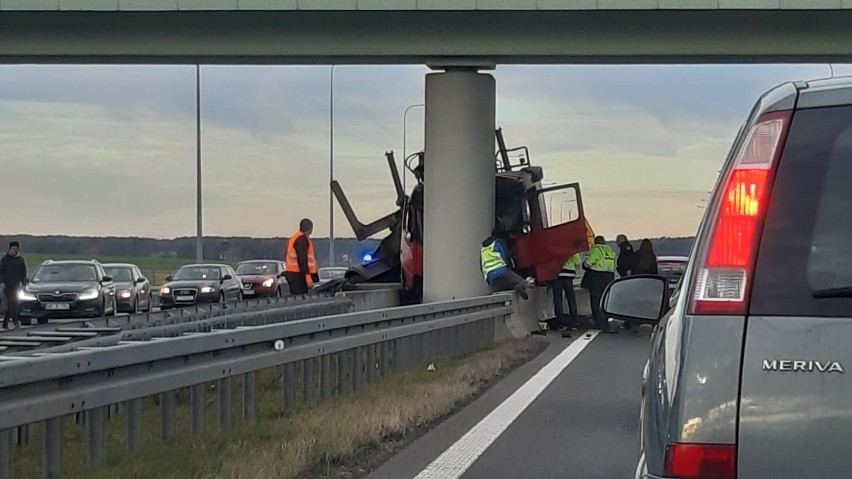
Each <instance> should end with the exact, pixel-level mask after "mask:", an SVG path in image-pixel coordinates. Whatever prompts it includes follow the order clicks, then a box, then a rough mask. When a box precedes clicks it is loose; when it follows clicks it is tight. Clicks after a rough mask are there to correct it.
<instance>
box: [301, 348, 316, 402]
mask: <svg viewBox="0 0 852 479" xmlns="http://www.w3.org/2000/svg"><path fill="white" fill-rule="evenodd" d="M315 387H316V384H315V383H314V358H308V359H305V360H303V361H302V399H303V400H304V402H305V404H307V405H311V404H313V403H314V388H315Z"/></svg>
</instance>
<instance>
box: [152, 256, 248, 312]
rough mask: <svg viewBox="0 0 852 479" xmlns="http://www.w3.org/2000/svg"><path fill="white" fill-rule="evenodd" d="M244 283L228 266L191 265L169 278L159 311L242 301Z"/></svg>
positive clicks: (164, 287) (164, 286)
mask: <svg viewBox="0 0 852 479" xmlns="http://www.w3.org/2000/svg"><path fill="white" fill-rule="evenodd" d="M242 289H243V283H242V281H240V278H239V276H237V273H236V272H235V271H234V268H232V267H230V266H229V265H226V264H189V265H186V266H182V267H181V268H180V269H178V270H177V272H175V274H174V275H173V276H168V277H167V278H166V284H165V285H163V287H162V288H160V308H161V309H171V308H176V307H181V306H194V305H196V304H210V303H222V304H224V303H227V302H229V301H242V299H243V291H242Z"/></svg>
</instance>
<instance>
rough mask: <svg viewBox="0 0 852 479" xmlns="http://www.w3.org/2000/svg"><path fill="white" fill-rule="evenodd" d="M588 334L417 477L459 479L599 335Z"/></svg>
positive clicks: (544, 368)
mask: <svg viewBox="0 0 852 479" xmlns="http://www.w3.org/2000/svg"><path fill="white" fill-rule="evenodd" d="M588 334H589V337H586V335H585V334H584V335H583V336H581V337H580V338H579V339H577V340H575V341H574V342H572V343H571V344H570V345H568V347H567V348H565V350H564V351H562V352H561V353H559V355H558V356H556V357H555V358H553V359H552V360H551V361H550V362H549V363H547V365H545V366H544V367H543V368H541V370H539V372H537V373H536V374H535V376H533V377H531V378H530V379H529V380H528V381H527V382H526V383H524V385H523V386H521V387H520V388H518V390H517V391H515V392H514V394H512V395H511V396H509V397H508V398H506V400H505V401H503V402H502V403H501V404H500V405H499V406H497V408H495V409H494V410H493V411H491V413H490V414H488V415H487V416H485V418H483V419H482V420H481V421H479V423H478V424H477V425H476V426H474V427H473V428H471V430H470V431H468V432H467V434H465V435H464V436H462V437H461V438H460V439H459V440H458V441H456V442H455V444H453V445H452V446H450V447H449V449H447V450H446V451H444V452H443V453H442V454H441V455H440V456H438V458H437V459H435V460H434V461H432V463H431V464H429V465H428V466H426V468H425V469H423V470H422V471H421V472H420V474H418V475H417V476H415V478H414V479H458V478H460V477H461V476H462V474H464V473H465V471H467V470H468V468H470V466H472V465H473V463H474V461H476V459H477V458H478V457H479V456H481V455H482V453H483V452H485V450H486V449H488V447H489V446H491V444H492V443H494V441H496V440H497V438H498V437H500V435H501V434H503V431H505V430H506V429H507V428H508V427H509V425H510V424H512V423H513V422H514V421H515V419H517V418H518V416H520V415H521V413H522V412H524V410H525V409H526V408H527V407H528V406H529V405H530V404H532V402H533V401H535V399H536V398H537V397H538V395H539V394H541V392H542V391H544V390H545V388H547V386H548V385H550V383H551V382H553V380H554V379H556V377H557V376H559V374H560V373H561V372H562V371H563V370H564V369H565V368H566V367H568V365H569V364H571V362H572V361H574V359H576V358H577V356H579V355H580V353H581V352H582V351H583V349H585V348H586V346H588V345H589V343H591V342H592V340H593V339H595V338H596V337H597V335H598V332H597V331H592V332H589V333H588Z"/></svg>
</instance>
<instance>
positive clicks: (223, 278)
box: [222, 274, 234, 281]
mask: <svg viewBox="0 0 852 479" xmlns="http://www.w3.org/2000/svg"><path fill="white" fill-rule="evenodd" d="M232 279H234V277H233V276H231V275H230V274H226V275H225V276H223V277H222V281H230V280H232Z"/></svg>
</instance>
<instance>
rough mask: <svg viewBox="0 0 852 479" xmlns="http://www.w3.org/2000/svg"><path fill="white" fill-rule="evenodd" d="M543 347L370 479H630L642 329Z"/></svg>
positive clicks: (644, 344)
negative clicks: (528, 361) (531, 358)
mask: <svg viewBox="0 0 852 479" xmlns="http://www.w3.org/2000/svg"><path fill="white" fill-rule="evenodd" d="M548 340H549V341H551V345H550V347H549V348H548V349H547V350H546V351H545V352H544V353H542V355H541V356H539V357H538V358H536V359H535V360H533V361H532V362H530V363H528V364H526V365H525V366H523V367H521V368H519V369H518V370H516V371H515V372H514V373H513V374H512V375H510V376H509V377H507V378H506V379H504V380H503V381H501V382H500V383H499V384H497V385H496V386H494V387H493V388H492V389H490V390H489V391H488V392H487V393H486V394H484V395H483V396H481V397H480V398H478V399H477V400H476V401H475V402H474V403H472V404H471V405H470V406H468V407H467V408H465V409H464V410H462V411H460V412H459V413H457V414H456V415H454V416H453V417H451V418H449V419H448V420H446V421H445V422H443V423H442V424H440V425H439V426H437V427H436V428H435V429H433V430H432V431H430V432H429V433H428V434H426V435H425V436H423V437H421V438H420V439H418V440H417V441H415V442H414V443H412V444H411V445H410V446H408V447H407V448H406V449H404V450H403V451H401V452H400V453H399V454H397V455H396V456H395V457H394V458H392V459H391V460H389V461H388V462H386V463H385V464H383V465H382V466H380V467H379V468H377V470H376V471H374V472H373V473H372V474H371V475H370V476H368V478H369V479H413V478H417V479H433V478H435V479H437V478H440V479H517V478H536V479H546V478H577V479H620V478H627V479H629V478H632V477H633V473H634V470H635V467H636V459H637V457H638V450H639V444H638V427H639V407H640V400H641V398H640V389H641V375H642V369H643V367H644V365H645V361H646V360H647V358H648V353H649V343H650V342H649V331H648V330H643V331H642V333H641V334H640V335H639V336H636V335H633V334H631V333H625V332H621V333H620V334H618V335H597V336H592V337H587V336H581V337H580V338H577V339H574V340H564V339H561V338H558V337H556V336H555V335H553V336H552V337H551V336H549V337H548ZM583 343H585V344H583Z"/></svg>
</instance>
